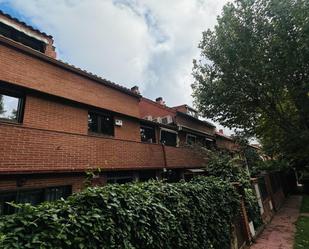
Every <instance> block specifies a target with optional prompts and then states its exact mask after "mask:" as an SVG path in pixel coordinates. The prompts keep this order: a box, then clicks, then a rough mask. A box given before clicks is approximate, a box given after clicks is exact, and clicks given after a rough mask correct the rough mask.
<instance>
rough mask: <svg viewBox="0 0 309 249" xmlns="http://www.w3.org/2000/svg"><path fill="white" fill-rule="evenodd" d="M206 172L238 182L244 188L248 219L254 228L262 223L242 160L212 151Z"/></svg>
mask: <svg viewBox="0 0 309 249" xmlns="http://www.w3.org/2000/svg"><path fill="white" fill-rule="evenodd" d="M207 172H208V174H209V175H211V176H215V177H220V178H221V179H223V180H225V181H229V182H238V183H240V184H241V185H242V187H243V189H244V196H243V197H244V201H245V206H246V210H247V214H248V217H249V220H250V221H253V224H254V226H255V227H256V228H257V227H259V226H261V225H262V224H263V223H262V217H261V215H260V210H259V205H258V202H257V197H256V194H255V191H254V190H253V188H252V185H251V182H250V175H249V173H248V171H247V169H246V168H245V165H244V162H243V161H242V160H239V159H237V158H231V156H229V155H228V154H226V153H216V152H212V153H210V157H209V162H208V165H207Z"/></svg>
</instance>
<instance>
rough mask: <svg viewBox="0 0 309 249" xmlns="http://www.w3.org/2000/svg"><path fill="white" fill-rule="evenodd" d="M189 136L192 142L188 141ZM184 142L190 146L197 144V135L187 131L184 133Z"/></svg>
mask: <svg viewBox="0 0 309 249" xmlns="http://www.w3.org/2000/svg"><path fill="white" fill-rule="evenodd" d="M189 137H191V138H194V142H193V143H192V142H189ZM186 144H187V145H190V146H193V145H195V144H197V136H196V135H193V134H190V133H187V134H186Z"/></svg>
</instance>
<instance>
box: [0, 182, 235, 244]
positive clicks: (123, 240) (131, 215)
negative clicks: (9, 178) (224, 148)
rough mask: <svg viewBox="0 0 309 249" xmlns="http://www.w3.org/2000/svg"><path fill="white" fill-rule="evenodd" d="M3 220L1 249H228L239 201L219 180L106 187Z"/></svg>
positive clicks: (22, 208) (28, 208)
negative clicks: (231, 225)
mask: <svg viewBox="0 0 309 249" xmlns="http://www.w3.org/2000/svg"><path fill="white" fill-rule="evenodd" d="M17 207H19V209H20V210H19V212H18V213H16V214H13V215H9V216H3V217H1V218H0V247H1V248H9V249H13V248H53V249H55V248H92V249H93V248H121V249H123V248H125V249H129V248H130V249H146V248H147V249H148V248H149V249H152V248H153V249H155V248H158V249H159V248H162V249H163V248H164V249H169V248H170V249H175V248H186V249H187V248H190V249H195V248H196V249H197V248H198V249H201V248H218V249H219V248H220V249H224V248H229V247H230V224H231V221H232V219H233V216H234V214H236V213H237V210H238V207H239V196H238V194H237V192H236V191H235V189H234V187H233V186H231V185H230V183H228V182H225V181H222V180H220V179H218V178H214V177H207V178H206V177H200V178H196V179H194V180H192V181H191V182H180V183H172V184H168V183H164V182H158V181H152V182H147V183H133V184H125V185H107V186H105V187H95V188H88V189H86V190H85V191H83V192H81V193H78V194H75V195H73V196H71V197H69V198H68V199H67V200H60V201H56V202H53V203H43V204H41V205H39V206H36V207H35V206H31V205H30V204H22V205H17Z"/></svg>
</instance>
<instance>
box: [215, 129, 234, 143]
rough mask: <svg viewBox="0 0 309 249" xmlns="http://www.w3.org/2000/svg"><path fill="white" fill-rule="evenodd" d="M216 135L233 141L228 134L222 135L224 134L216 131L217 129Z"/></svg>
mask: <svg viewBox="0 0 309 249" xmlns="http://www.w3.org/2000/svg"><path fill="white" fill-rule="evenodd" d="M216 135H217V136H220V137H223V138H226V139H228V140H231V141H234V139H233V138H231V137H229V136H227V135H224V134H222V133H220V132H217V131H216Z"/></svg>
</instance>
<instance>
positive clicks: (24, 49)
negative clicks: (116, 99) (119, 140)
mask: <svg viewBox="0 0 309 249" xmlns="http://www.w3.org/2000/svg"><path fill="white" fill-rule="evenodd" d="M0 43H3V44H5V45H7V46H10V47H14V48H16V49H18V50H21V51H22V52H25V53H27V54H30V55H31V56H33V57H37V58H39V59H41V60H44V61H46V62H48V63H51V64H54V65H56V66H58V67H61V68H64V69H66V70H69V71H71V72H73V73H77V74H79V75H81V76H84V77H86V78H89V79H91V80H94V81H96V82H97V83H99V84H103V85H105V86H108V87H111V88H114V89H116V90H119V91H121V92H124V93H126V94H128V95H131V96H134V97H138V98H140V97H141V95H139V94H136V93H134V92H132V91H131V90H130V89H129V88H126V87H124V86H121V85H119V84H116V83H114V82H112V81H109V80H107V79H104V78H102V77H100V76H98V75H96V74H93V73H91V72H88V71H86V70H83V69H81V68H78V67H76V66H74V65H71V64H69V63H66V62H64V61H61V60H58V59H54V58H51V57H49V56H47V55H45V54H43V53H41V52H38V51H36V50H34V49H32V48H30V47H27V46H24V45H22V44H20V43H18V42H15V41H13V40H11V39H9V38H6V37H4V36H2V35H0Z"/></svg>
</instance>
